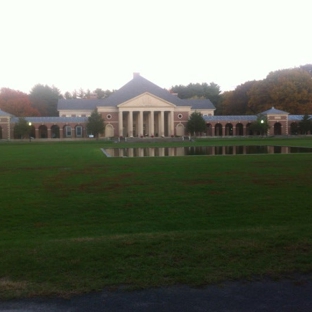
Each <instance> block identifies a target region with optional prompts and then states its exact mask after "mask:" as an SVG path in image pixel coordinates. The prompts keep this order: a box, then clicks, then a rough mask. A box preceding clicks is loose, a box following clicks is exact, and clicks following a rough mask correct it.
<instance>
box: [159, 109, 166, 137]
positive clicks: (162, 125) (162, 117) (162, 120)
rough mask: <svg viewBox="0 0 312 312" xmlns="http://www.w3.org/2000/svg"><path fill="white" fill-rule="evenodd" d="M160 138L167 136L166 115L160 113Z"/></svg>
mask: <svg viewBox="0 0 312 312" xmlns="http://www.w3.org/2000/svg"><path fill="white" fill-rule="evenodd" d="M160 136H165V114H164V111H161V112H160Z"/></svg>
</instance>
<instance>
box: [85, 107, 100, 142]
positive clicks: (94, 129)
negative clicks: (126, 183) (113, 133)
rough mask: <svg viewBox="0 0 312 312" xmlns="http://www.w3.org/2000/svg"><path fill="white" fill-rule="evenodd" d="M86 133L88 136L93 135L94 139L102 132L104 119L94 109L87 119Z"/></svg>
mask: <svg viewBox="0 0 312 312" xmlns="http://www.w3.org/2000/svg"><path fill="white" fill-rule="evenodd" d="M87 131H88V133H89V134H92V135H94V136H95V137H96V138H98V137H99V134H102V133H103V132H104V119H103V118H102V116H101V114H99V113H98V111H97V110H96V109H95V110H94V111H93V112H92V113H91V116H90V117H89V118H88V122H87Z"/></svg>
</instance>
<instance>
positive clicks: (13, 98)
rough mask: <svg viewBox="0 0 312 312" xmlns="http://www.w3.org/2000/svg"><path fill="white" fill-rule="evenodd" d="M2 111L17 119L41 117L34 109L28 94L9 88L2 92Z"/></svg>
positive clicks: (0, 95)
mask: <svg viewBox="0 0 312 312" xmlns="http://www.w3.org/2000/svg"><path fill="white" fill-rule="evenodd" d="M0 109H2V110H3V111H5V112H7V113H9V114H12V115H14V116H16V117H26V116H29V117H31V116H40V112H39V111H38V110H37V109H36V108H34V107H32V105H31V101H30V99H29V96H28V94H26V93H23V92H21V91H16V90H12V89H9V88H2V89H1V90H0Z"/></svg>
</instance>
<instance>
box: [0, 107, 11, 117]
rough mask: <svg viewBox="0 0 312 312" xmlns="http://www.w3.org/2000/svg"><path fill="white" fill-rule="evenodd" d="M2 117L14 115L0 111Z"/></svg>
mask: <svg viewBox="0 0 312 312" xmlns="http://www.w3.org/2000/svg"><path fill="white" fill-rule="evenodd" d="M0 116H13V115H11V114H9V113H7V112H5V111H3V110H1V109H0Z"/></svg>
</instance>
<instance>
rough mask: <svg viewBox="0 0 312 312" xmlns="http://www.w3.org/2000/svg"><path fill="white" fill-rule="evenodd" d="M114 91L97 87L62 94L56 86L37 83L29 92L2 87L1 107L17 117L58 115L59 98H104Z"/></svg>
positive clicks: (0, 91) (0, 94) (0, 95)
mask: <svg viewBox="0 0 312 312" xmlns="http://www.w3.org/2000/svg"><path fill="white" fill-rule="evenodd" d="M112 92H113V91H110V90H102V89H100V88H97V89H96V90H94V91H93V92H92V93H91V91H90V90H87V91H84V90H83V89H80V90H79V91H78V92H77V91H76V90H75V91H74V92H72V93H70V92H65V93H64V95H63V94H61V92H60V90H59V89H58V88H56V87H49V86H47V85H41V84H37V85H35V86H34V87H33V88H32V89H31V91H30V93H29V94H27V93H24V92H21V91H17V90H13V89H9V88H2V89H1V90H0V109H1V110H3V111H5V112H7V113H9V114H12V115H14V116H17V117H27V116H28V117H35V116H58V111H57V102H58V100H59V99H63V98H65V99H91V98H97V99H103V98H106V97H107V96H109V95H110V94H111V93H112Z"/></svg>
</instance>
